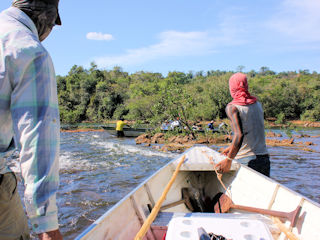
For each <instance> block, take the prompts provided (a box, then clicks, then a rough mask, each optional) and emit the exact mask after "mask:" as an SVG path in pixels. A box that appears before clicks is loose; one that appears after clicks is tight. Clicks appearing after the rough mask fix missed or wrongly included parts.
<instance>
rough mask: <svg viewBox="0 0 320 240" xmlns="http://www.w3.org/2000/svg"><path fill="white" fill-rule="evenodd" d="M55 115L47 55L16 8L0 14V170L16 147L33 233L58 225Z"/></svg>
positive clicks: (57, 129) (57, 121)
mask: <svg viewBox="0 0 320 240" xmlns="http://www.w3.org/2000/svg"><path fill="white" fill-rule="evenodd" d="M59 135H60V119H59V111H58V100H57V86H56V78H55V72H54V68H53V64H52V60H51V57H50V56H49V53H48V52H47V51H46V49H45V48H44V47H43V45H42V44H41V42H40V41H39V38H38V33H37V29H36V27H35V25H34V23H33V21H32V20H31V19H30V18H29V17H28V16H27V15H26V14H25V13H24V12H22V11H21V10H19V9H18V8H14V7H10V8H8V9H7V10H5V11H3V12H1V13H0V174H4V173H6V172H9V171H10V169H9V168H8V167H7V166H6V165H7V159H6V157H7V155H8V154H9V151H10V150H12V149H13V146H14V145H13V144H12V143H13V141H12V139H14V143H15V147H16V148H17V149H18V151H19V153H20V154H19V159H20V168H21V174H22V177H23V181H24V185H25V192H24V202H25V207H26V211H27V214H28V217H29V219H30V222H31V225H32V228H33V230H34V232H36V233H41V232H47V231H51V230H55V229H58V218H57V206H56V192H57V190H58V187H59V145H60V138H59V137H60V136H59Z"/></svg>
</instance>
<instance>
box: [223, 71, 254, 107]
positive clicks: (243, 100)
mask: <svg viewBox="0 0 320 240" xmlns="http://www.w3.org/2000/svg"><path fill="white" fill-rule="evenodd" d="M229 90H230V94H231V97H232V98H233V100H232V102H230V103H229V104H235V105H250V104H253V103H255V102H256V101H257V98H256V97H254V96H251V95H250V93H249V92H248V82H247V76H246V75H245V74H243V73H235V74H233V75H232V76H231V77H230V79H229Z"/></svg>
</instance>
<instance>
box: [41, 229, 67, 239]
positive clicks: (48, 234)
mask: <svg viewBox="0 0 320 240" xmlns="http://www.w3.org/2000/svg"><path fill="white" fill-rule="evenodd" d="M38 237H39V239H40V240H62V239H63V238H62V235H61V233H60V231H59V229H57V230H54V231H51V232H45V233H40V234H38Z"/></svg>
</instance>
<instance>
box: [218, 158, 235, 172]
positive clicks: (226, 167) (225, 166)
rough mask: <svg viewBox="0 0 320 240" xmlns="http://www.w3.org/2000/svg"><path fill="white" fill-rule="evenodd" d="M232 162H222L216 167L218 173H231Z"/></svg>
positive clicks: (225, 160)
mask: <svg viewBox="0 0 320 240" xmlns="http://www.w3.org/2000/svg"><path fill="white" fill-rule="evenodd" d="M231 163H232V161H231V160H229V159H228V158H226V159H224V160H222V161H221V162H219V163H217V164H216V165H215V167H216V169H217V171H218V172H219V173H227V172H229V171H230V168H231Z"/></svg>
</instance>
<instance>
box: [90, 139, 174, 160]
mask: <svg viewBox="0 0 320 240" xmlns="http://www.w3.org/2000/svg"><path fill="white" fill-rule="evenodd" d="M90 144H92V145H99V146H102V147H103V148H104V149H106V150H107V151H108V152H111V153H113V154H117V155H122V154H130V155H135V154H139V155H142V156H147V157H149V156H150V157H153V156H159V157H168V158H173V157H175V156H177V154H175V153H165V152H160V151H157V150H154V149H152V148H150V147H144V146H141V145H131V144H126V143H119V142H111V141H104V142H101V141H92V142H91V143H90Z"/></svg>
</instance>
